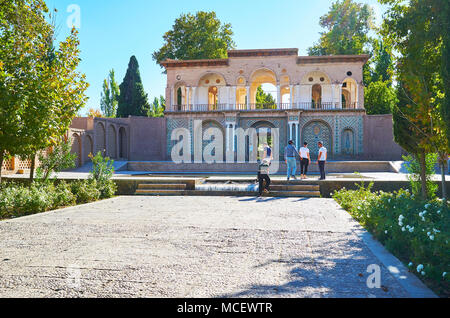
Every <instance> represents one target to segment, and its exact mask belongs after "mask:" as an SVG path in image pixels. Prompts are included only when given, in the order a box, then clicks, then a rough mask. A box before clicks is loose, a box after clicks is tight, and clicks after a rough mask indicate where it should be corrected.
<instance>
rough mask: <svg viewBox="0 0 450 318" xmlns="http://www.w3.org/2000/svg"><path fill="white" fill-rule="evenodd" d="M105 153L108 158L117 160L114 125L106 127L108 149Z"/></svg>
mask: <svg viewBox="0 0 450 318" xmlns="http://www.w3.org/2000/svg"><path fill="white" fill-rule="evenodd" d="M107 153H108V156H109V157H110V158H113V159H115V158H117V133H116V127H114V125H109V127H108V148H107Z"/></svg>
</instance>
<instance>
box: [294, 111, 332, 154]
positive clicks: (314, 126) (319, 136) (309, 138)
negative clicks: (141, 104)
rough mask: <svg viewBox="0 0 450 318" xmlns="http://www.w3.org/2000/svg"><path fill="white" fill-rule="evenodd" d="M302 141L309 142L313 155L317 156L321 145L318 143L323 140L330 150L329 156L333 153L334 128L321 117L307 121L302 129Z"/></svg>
mask: <svg viewBox="0 0 450 318" xmlns="http://www.w3.org/2000/svg"><path fill="white" fill-rule="evenodd" d="M301 141H302V143H303V142H307V143H308V144H309V149H310V151H311V157H312V158H317V157H318V155H319V147H318V146H317V143H318V142H319V141H322V142H323V143H324V147H325V148H327V150H328V157H331V155H332V154H333V129H332V128H331V127H330V125H328V123H327V122H325V121H323V120H320V119H313V120H311V121H309V122H308V123H306V124H305V125H304V126H303V129H302V140H301Z"/></svg>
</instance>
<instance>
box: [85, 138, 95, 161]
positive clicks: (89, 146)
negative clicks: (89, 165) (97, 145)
mask: <svg viewBox="0 0 450 318" xmlns="http://www.w3.org/2000/svg"><path fill="white" fill-rule="evenodd" d="M93 152H94V143H93V142H92V138H91V136H89V135H86V136H85V137H84V143H83V163H86V162H89V161H90V158H89V155H90V154H92V155H93V154H94V153H93Z"/></svg>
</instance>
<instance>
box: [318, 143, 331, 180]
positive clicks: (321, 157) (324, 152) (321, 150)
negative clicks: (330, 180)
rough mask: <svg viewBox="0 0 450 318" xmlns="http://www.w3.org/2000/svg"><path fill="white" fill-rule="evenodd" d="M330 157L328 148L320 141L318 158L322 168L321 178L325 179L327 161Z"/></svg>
mask: <svg viewBox="0 0 450 318" xmlns="http://www.w3.org/2000/svg"><path fill="white" fill-rule="evenodd" d="M327 159H328V154H327V148H325V147H324V146H323V142H321V141H319V159H318V160H317V164H318V165H319V169H320V179H319V180H325V178H326V175H325V162H326V161H327Z"/></svg>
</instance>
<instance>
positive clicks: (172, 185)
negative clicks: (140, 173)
mask: <svg viewBox="0 0 450 318" xmlns="http://www.w3.org/2000/svg"><path fill="white" fill-rule="evenodd" d="M155 189H156V190H157V189H163V190H185V189H186V184H178V183H166V184H163V183H141V184H139V186H138V190H155Z"/></svg>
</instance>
